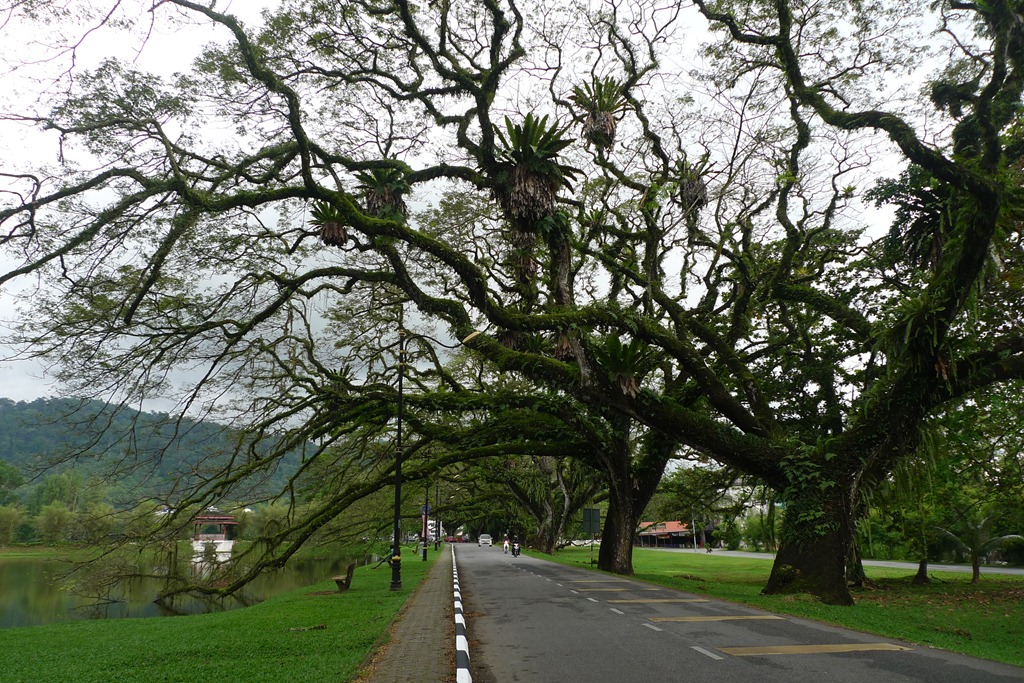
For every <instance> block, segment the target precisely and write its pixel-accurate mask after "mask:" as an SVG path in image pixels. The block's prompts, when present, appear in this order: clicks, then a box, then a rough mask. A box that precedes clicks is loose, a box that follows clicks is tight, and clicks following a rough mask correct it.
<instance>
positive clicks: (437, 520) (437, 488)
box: [434, 479, 441, 550]
mask: <svg viewBox="0 0 1024 683" xmlns="http://www.w3.org/2000/svg"><path fill="white" fill-rule="evenodd" d="M440 548H441V480H440V479H435V480H434V550H438V549H440Z"/></svg>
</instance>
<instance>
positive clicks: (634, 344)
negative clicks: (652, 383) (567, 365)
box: [591, 334, 655, 396]
mask: <svg viewBox="0 0 1024 683" xmlns="http://www.w3.org/2000/svg"><path fill="white" fill-rule="evenodd" d="M591 352H592V353H593V356H594V360H595V361H596V362H597V364H598V366H600V367H601V368H602V369H603V370H604V371H605V372H606V373H607V374H608V379H610V380H611V381H613V382H615V383H616V384H618V386H619V388H620V389H622V393H624V394H626V395H628V396H636V395H637V394H638V393H639V392H640V382H641V381H643V378H644V375H646V374H647V373H648V372H649V371H650V369H651V367H652V364H653V362H654V360H655V353H654V351H653V350H652V349H651V348H650V346H649V345H648V344H647V343H645V342H644V341H642V340H640V339H632V340H630V341H629V343H627V344H623V343H622V340H621V339H620V338H619V336H618V335H617V334H610V335H607V336H605V337H604V338H603V339H601V340H599V341H598V343H597V344H596V345H594V346H593V348H592V349H591Z"/></svg>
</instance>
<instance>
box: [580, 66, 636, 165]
mask: <svg viewBox="0 0 1024 683" xmlns="http://www.w3.org/2000/svg"><path fill="white" fill-rule="evenodd" d="M569 99H571V100H572V101H573V103H575V104H576V106H578V107H579V108H580V109H581V110H582V111H583V114H584V115H583V126H582V131H581V132H582V133H583V138H584V139H585V140H586V141H587V142H588V143H589V144H592V145H594V146H595V147H597V148H598V149H605V150H607V149H611V147H612V145H613V144H614V143H615V130H616V128H617V125H618V124H617V122H616V118H615V117H616V115H617V114H619V113H620V112H622V111H623V110H624V109H625V108H626V107H627V106H628V103H627V102H626V99H625V98H624V97H623V92H622V84H620V83H619V82H618V81H617V80H615V79H614V78H597V77H594V79H593V80H592V81H591V82H590V83H584V84H583V85H582V86H576V87H575V88H573V89H572V95H571V96H570V97H569Z"/></svg>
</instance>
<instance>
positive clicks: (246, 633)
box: [0, 553, 438, 683]
mask: <svg viewBox="0 0 1024 683" xmlns="http://www.w3.org/2000/svg"><path fill="white" fill-rule="evenodd" d="M437 556H438V555H437V553H431V557H430V561H429V562H411V561H406V562H403V563H402V588H403V589H402V590H401V591H399V592H395V593H392V592H391V591H390V585H391V570H390V569H389V568H388V567H387V565H383V566H381V567H380V568H379V569H376V570H375V569H373V568H372V567H360V568H358V569H356V573H355V576H354V577H353V580H352V588H351V589H349V590H348V591H347V592H345V593H338V592H337V589H336V586H335V584H334V582H333V581H325V582H323V583H320V584H317V585H314V586H310V587H308V588H304V589H300V590H295V591H291V592H289V593H286V594H283V595H280V596H277V597H274V598H271V599H269V600H267V601H265V602H262V603H260V604H258V605H255V606H253V607H248V608H245V609H237V610H232V611H228V612H219V613H215V614H203V615H196V616H185V617H157V618H149V619H111V620H101V621H85V622H72V623H66V624H55V625H50V626H35V627H28V628H15V629H3V630H0V653H2V655H0V681H2V683H59V682H64V681H67V682H68V683H70V682H71V681H74V682H75V683H111V682H114V683H157V682H159V683H179V682H180V683H236V682H237V683H263V682H268V683H270V682H273V683H281V681H334V682H342V681H350V680H352V679H353V678H355V676H356V674H357V672H358V670H359V668H360V666H361V665H362V664H363V663H364V662H365V660H366V657H367V655H368V654H369V653H370V651H371V649H372V648H373V646H374V644H375V643H377V642H378V641H379V640H381V639H382V637H383V636H384V634H385V633H386V631H387V630H388V627H389V626H390V625H391V622H392V621H393V620H394V618H395V615H396V614H397V612H398V610H399V609H400V608H401V606H402V605H403V604H404V602H405V600H406V598H407V597H408V596H409V594H410V593H411V592H412V591H413V590H414V589H415V588H416V586H418V585H419V583H420V580H421V579H422V578H423V577H424V576H425V575H426V572H427V570H428V569H429V567H431V566H433V564H434V561H436V559H437ZM410 557H411V556H410ZM321 624H322V625H324V626H325V627H326V628H323V629H310V630H292V629H309V627H312V626H319V625H321Z"/></svg>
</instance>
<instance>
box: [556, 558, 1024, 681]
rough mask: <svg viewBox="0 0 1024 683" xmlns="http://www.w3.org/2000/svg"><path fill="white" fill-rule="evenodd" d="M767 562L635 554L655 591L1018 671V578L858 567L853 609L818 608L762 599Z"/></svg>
mask: <svg viewBox="0 0 1024 683" xmlns="http://www.w3.org/2000/svg"><path fill="white" fill-rule="evenodd" d="M536 556H537V557H541V558H546V559H554V560H555V561H557V562H561V563H563V564H568V565H571V566H576V567H584V568H589V567H590V566H591V565H590V557H591V552H590V549H589V548H567V549H565V550H562V551H559V552H558V553H557V554H556V555H555V556H554V558H549V556H547V555H539V554H538V555H536ZM771 566H772V564H771V560H770V559H755V558H738V557H727V556H724V555H715V554H710V555H709V554H705V553H685V552H683V553H677V552H663V551H657V550H644V549H637V550H635V551H634V553H633V570H634V572H635V574H636V578H638V579H641V580H643V581H649V582H650V583H654V584H658V585H660V586H668V587H671V588H677V589H679V590H683V591H687V592H691V593H697V594H702V595H707V596H711V597H715V598H721V599H724V600H730V601H733V602H738V603H742V604H745V605H751V606H754V607H759V608H762V609H765V610H769V611H772V612H779V613H783V614H790V615H793V616H798V617H803V618H806V619H814V620H816V621H823V622H826V623H829V624H834V625H836V626H844V627H846V628H851V629H855V630H858V631H864V632H867V633H875V634H878V635H881V636H887V637H890V638H897V639H901V640H906V641H910V642H912V643H917V644H919V645H925V646H932V647H937V648H942V649H945V650H952V651H954V652H962V653H964V654H968V655H971V656H974V657H981V658H984V659H992V660H996V661H1000V662H1005V663H1007V664H1014V665H1016V666H1024V578H1022V577H1011V576H1003V577H993V576H992V575H983V576H982V578H981V582H980V583H978V584H974V585H972V584H971V577H970V574H961V573H956V572H943V571H941V570H937V571H932V572H929V574H930V576H931V577H932V583H931V584H929V585H926V586H913V585H911V583H910V580H911V578H912V574H913V572H908V571H906V570H903V569H887V568H883V567H865V569H866V571H867V573H868V577H869V578H870V579H871V586H870V587H866V588H858V589H854V599H855V600H856V602H857V604H856V605H855V606H853V607H836V606H831V605H822V604H821V603H819V602H817V601H815V600H814V599H813V598H811V597H810V596H807V595H792V596H773V597H768V596H763V595H761V594H760V593H761V589H762V588H764V586H765V584H766V583H767V582H768V574H769V572H770V571H771Z"/></svg>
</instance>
